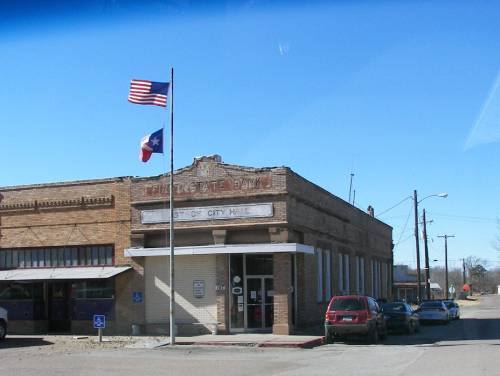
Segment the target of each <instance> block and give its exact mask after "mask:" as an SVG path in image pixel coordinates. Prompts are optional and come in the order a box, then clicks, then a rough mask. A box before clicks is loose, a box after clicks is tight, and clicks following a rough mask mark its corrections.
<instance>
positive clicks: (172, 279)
mask: <svg viewBox="0 0 500 376" xmlns="http://www.w3.org/2000/svg"><path fill="white" fill-rule="evenodd" d="M169 191H170V263H169V264H170V344H171V345H175V273H174V68H170V190H169Z"/></svg>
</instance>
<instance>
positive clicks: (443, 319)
mask: <svg viewBox="0 0 500 376" xmlns="http://www.w3.org/2000/svg"><path fill="white" fill-rule="evenodd" d="M417 313H418V316H419V318H420V322H426V321H427V322H431V321H433V322H440V323H443V324H448V323H449V322H450V318H451V316H450V311H448V308H446V305H445V304H444V303H443V301H442V300H436V301H431V300H429V301H426V302H422V304H420V307H419V308H418V310H417Z"/></svg>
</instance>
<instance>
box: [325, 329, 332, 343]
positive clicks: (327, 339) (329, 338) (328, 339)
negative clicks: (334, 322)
mask: <svg viewBox="0 0 500 376" xmlns="http://www.w3.org/2000/svg"><path fill="white" fill-rule="evenodd" d="M325 343H326V344H329V343H333V334H332V333H330V331H329V330H328V329H325Z"/></svg>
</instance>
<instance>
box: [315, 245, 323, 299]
mask: <svg viewBox="0 0 500 376" xmlns="http://www.w3.org/2000/svg"><path fill="white" fill-rule="evenodd" d="M322 253H323V252H322V251H321V249H319V248H318V249H316V271H317V273H316V301H317V302H318V303H321V302H322V301H323V254H322Z"/></svg>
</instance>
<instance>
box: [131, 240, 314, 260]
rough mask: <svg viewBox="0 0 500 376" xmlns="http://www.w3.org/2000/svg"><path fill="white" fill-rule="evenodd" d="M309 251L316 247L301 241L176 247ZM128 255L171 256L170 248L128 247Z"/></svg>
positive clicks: (190, 251) (186, 251)
mask: <svg viewBox="0 0 500 376" xmlns="http://www.w3.org/2000/svg"><path fill="white" fill-rule="evenodd" d="M281 252H288V253H309V254H314V248H313V247H311V246H309V245H305V244H300V243H262V244H216V245H200V246H193V247H175V255H176V256H181V255H210V254H217V253H281ZM124 254H125V256H126V257H140V256H169V255H170V248H166V247H161V248H126V249H125V252H124Z"/></svg>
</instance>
